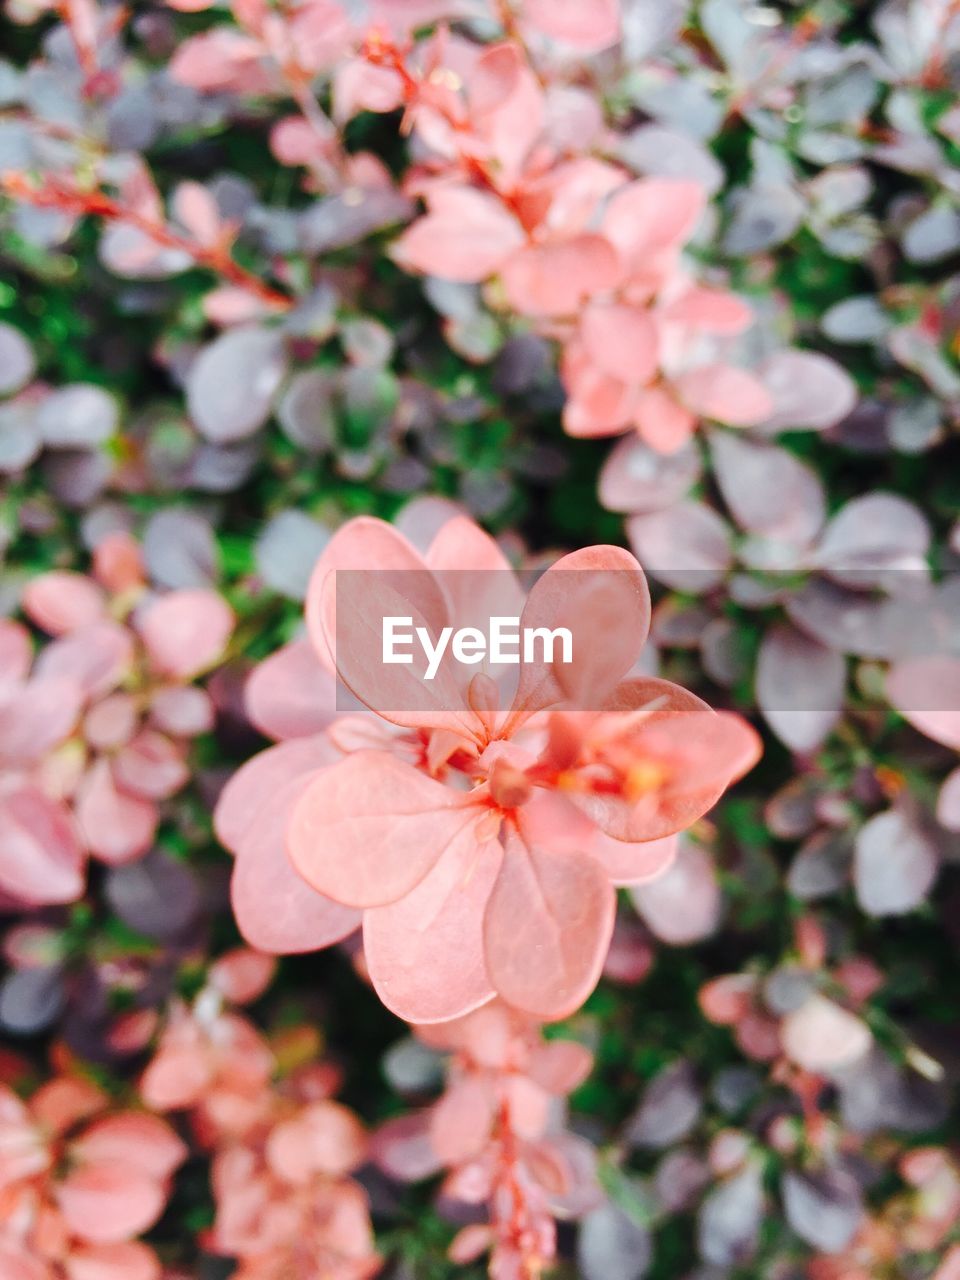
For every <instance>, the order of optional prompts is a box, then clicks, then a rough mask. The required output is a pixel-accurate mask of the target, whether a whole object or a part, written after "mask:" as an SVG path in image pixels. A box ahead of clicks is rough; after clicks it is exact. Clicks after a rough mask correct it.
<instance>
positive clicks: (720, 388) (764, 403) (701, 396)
mask: <svg viewBox="0 0 960 1280" xmlns="http://www.w3.org/2000/svg"><path fill="white" fill-rule="evenodd" d="M675 383H676V388H677V393H678V395H679V396H680V399H681V400H682V401H683V403H684V404H685V405H686V406H687V408H688V409H690V410H691V411H692V412H693V413H696V414H698V415H699V416H700V417H702V418H713V419H714V420H715V421H717V422H724V423H726V424H727V425H728V426H731V427H749V426H752V425H753V424H754V423H757V422H762V421H763V420H764V418H767V417H769V415H770V412H771V409H772V407H773V401H772V400H771V399H770V395H769V393H768V392H767V390H766V389H765V388H764V386H763V383H762V382H760V381H758V379H756V378H755V377H754V376H753V374H750V373H747V372H746V371H745V370H743V369H737V368H735V367H734V366H733V365H729V364H707V365H701V366H700V367H699V368H696V369H690V370H688V371H687V372H686V373H681V374H680V375H679V376H678V377H677V378H676V379H675Z"/></svg>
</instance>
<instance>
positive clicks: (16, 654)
mask: <svg viewBox="0 0 960 1280" xmlns="http://www.w3.org/2000/svg"><path fill="white" fill-rule="evenodd" d="M32 661H33V645H32V644H31V643H30V633H29V632H28V631H27V629H26V627H24V626H21V624H20V623H19V622H12V621H11V620H10V619H9V618H0V689H3V688H4V687H5V686H9V685H17V684H19V683H20V682H21V681H22V680H25V679H26V678H27V676H28V674H29V672H30V664H31V663H32Z"/></svg>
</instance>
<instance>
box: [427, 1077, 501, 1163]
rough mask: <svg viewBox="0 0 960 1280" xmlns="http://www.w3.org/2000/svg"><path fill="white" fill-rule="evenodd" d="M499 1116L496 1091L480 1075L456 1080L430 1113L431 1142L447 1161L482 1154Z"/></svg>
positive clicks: (464, 1159)
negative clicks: (497, 1115)
mask: <svg viewBox="0 0 960 1280" xmlns="http://www.w3.org/2000/svg"><path fill="white" fill-rule="evenodd" d="M495 1119H496V1094H495V1092H494V1090H493V1089H492V1088H491V1087H490V1084H489V1082H488V1081H486V1080H483V1079H481V1078H480V1077H479V1076H463V1077H462V1078H461V1079H460V1080H457V1081H455V1082H454V1083H453V1084H452V1085H451V1086H450V1087H449V1088H448V1089H447V1091H446V1093H445V1094H444V1095H443V1097H442V1098H441V1099H440V1101H439V1102H438V1103H437V1104H436V1105H435V1106H434V1107H433V1110H432V1111H431V1114H430V1142H431V1144H432V1146H433V1149H434V1151H435V1152H436V1153H437V1156H438V1157H439V1159H440V1160H442V1161H443V1163H444V1164H445V1165H458V1164H463V1163H464V1162H465V1161H467V1160H473V1159H475V1158H476V1157H477V1156H479V1155H481V1154H482V1152H483V1151H484V1149H485V1148H486V1146H487V1144H488V1143H489V1142H490V1136H491V1133H492V1131H493V1125H494V1121H495Z"/></svg>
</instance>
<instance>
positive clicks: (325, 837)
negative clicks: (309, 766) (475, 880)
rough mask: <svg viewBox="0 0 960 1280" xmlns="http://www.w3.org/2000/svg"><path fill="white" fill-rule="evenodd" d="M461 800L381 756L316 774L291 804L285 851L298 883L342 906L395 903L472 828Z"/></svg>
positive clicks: (357, 758)
mask: <svg viewBox="0 0 960 1280" xmlns="http://www.w3.org/2000/svg"><path fill="white" fill-rule="evenodd" d="M464 801H465V797H464V796H463V795H462V794H460V793H457V792H455V791H452V790H450V789H449V788H448V787H445V786H443V785H442V784H441V783H439V782H434V781H433V779H431V778H428V777H426V776H424V774H422V773H420V772H418V770H416V769H414V768H413V767H412V766H411V765H408V764H404V763H402V762H401V761H399V760H396V759H395V758H394V757H393V756H390V755H387V754H386V753H385V752H381V751H358V752H357V753H356V754H355V755H352V756H348V757H347V758H346V759H345V760H342V761H341V762H340V763H339V764H337V765H334V766H333V767H332V768H330V769H325V770H323V772H322V773H320V774H319V775H318V776H317V778H316V779H314V781H313V782H312V783H311V785H310V786H309V788H308V789H307V791H306V792H305V794H304V795H303V796H302V797H301V799H300V800H299V801H298V803H297V805H296V807H295V808H294V811H293V816H292V818H291V820H290V826H289V829H288V832H287V848H288V850H289V853H290V856H291V858H292V859H293V864H294V866H295V867H296V868H297V870H298V871H299V872H300V874H301V875H302V876H303V877H304V879H305V880H306V881H307V882H308V883H309V884H311V885H313V887H314V888H315V889H317V890H318V891H319V892H320V893H323V894H325V895H326V896H327V897H329V898H333V900H334V901H335V902H342V903H343V904H344V905H345V906H355V907H377V906H385V905H386V904H388V903H391V902H398V901H399V900H400V899H401V898H403V897H404V896H405V895H406V894H408V893H409V892H410V891H411V889H414V888H416V886H417V885H418V884H419V883H420V882H421V881H422V880H423V878H424V877H425V876H426V875H427V873H428V872H429V871H430V869H431V868H432V867H434V866H435V865H436V863H437V862H438V860H439V858H440V856H441V854H442V853H443V852H444V850H445V849H446V848H447V846H448V845H449V844H450V843H451V842H452V841H453V839H454V838H455V837H456V836H458V835H459V834H460V833H461V832H462V830H463V828H464V827H465V826H466V825H467V824H468V823H469V822H472V821H473V819H474V818H475V816H476V810H475V809H474V808H473V807H472V806H470V805H468V804H465V803H464Z"/></svg>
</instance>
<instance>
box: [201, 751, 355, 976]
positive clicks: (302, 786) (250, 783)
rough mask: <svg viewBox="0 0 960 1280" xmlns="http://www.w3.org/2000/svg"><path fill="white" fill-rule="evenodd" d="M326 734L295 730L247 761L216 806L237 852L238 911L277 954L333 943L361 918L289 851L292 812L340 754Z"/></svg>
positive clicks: (246, 932) (247, 932)
mask: <svg viewBox="0 0 960 1280" xmlns="http://www.w3.org/2000/svg"><path fill="white" fill-rule="evenodd" d="M339 758H340V757H339V754H338V753H337V752H336V751H335V750H334V749H333V748H332V747H331V746H330V743H329V742H327V741H326V739H324V738H295V739H292V740H291V741H290V742H286V743H281V744H280V746H277V747H272V748H270V750H268V751H263V752H261V753H260V754H259V755H258V756H254V758H253V759H252V760H250V761H248V762H247V763H246V764H245V765H244V766H243V767H242V768H241V769H240V770H238V772H237V773H235V774H234V776H233V777H232V778H231V779H230V781H229V782H228V783H227V785H226V787H225V788H224V790H223V793H222V794H221V796H220V800H219V802H218V804H217V808H216V811H215V813H214V825H215V828H216V832H217V837H218V839H220V840H221V841H222V843H223V844H225V845H226V846H227V847H228V848H230V849H233V851H234V852H235V853H236V855H237V862H236V866H235V867H234V871H233V881H232V884H231V898H232V902H233V910H234V914H235V916H236V918H237V924H238V926H239V928H240V932H241V933H242V934H243V936H244V937H245V938H246V940H247V941H248V942H249V943H250V945H251V946H255V947H259V948H260V949H261V950H263V951H269V952H272V953H274V954H277V955H283V954H287V953H290V952H298V951H313V950H316V949H317V948H320V947H326V946H330V945H331V944H332V943H334V942H339V941H340V939H341V938H344V937H346V936H347V935H348V934H350V933H352V932H353V931H354V929H356V928H357V927H358V925H359V924H360V914H359V912H356V911H353V910H352V909H350V908H347V907H343V906H341V905H340V904H339V903H336V902H331V900H330V899H329V898H327V897H324V896H323V895H322V894H320V893H317V892H316V891H315V890H314V889H312V888H311V887H310V885H308V884H307V883H306V881H305V880H304V879H303V878H302V876H300V875H299V874H298V873H297V871H296V870H295V869H294V867H293V865H292V864H291V862H290V860H289V858H288V857H287V851H286V836H287V827H288V825H289V822H290V816H291V814H292V812H293V810H294V808H295V806H296V804H297V802H298V800H299V799H300V797H301V796H302V795H303V793H304V792H305V791H306V789H307V787H308V786H309V785H310V783H311V782H312V780H313V778H314V776H315V775H316V774H317V771H318V770H320V769H322V768H324V767H325V766H329V765H330V764H332V763H334V762H336V761H337V760H339Z"/></svg>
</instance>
